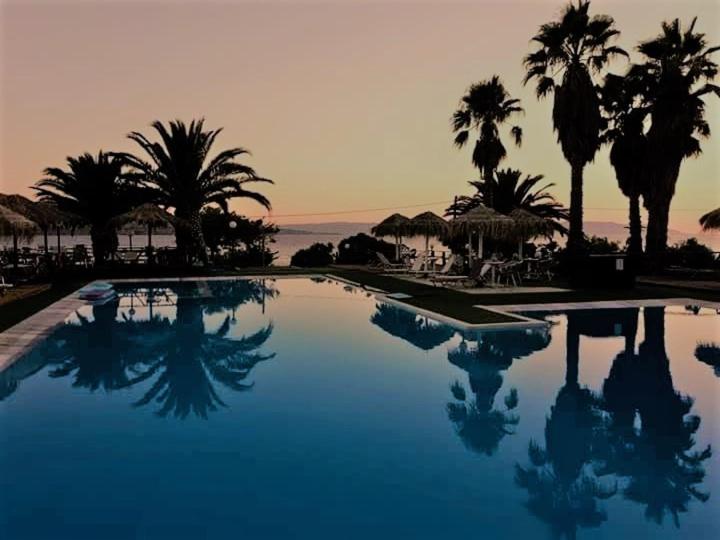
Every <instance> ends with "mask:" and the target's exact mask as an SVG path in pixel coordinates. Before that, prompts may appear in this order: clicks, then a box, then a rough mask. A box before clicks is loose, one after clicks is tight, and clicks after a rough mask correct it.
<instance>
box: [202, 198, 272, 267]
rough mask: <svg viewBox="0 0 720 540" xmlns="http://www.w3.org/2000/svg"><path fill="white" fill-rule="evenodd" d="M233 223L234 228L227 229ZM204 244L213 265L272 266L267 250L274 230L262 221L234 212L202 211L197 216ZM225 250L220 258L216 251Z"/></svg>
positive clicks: (270, 256)
mask: <svg viewBox="0 0 720 540" xmlns="http://www.w3.org/2000/svg"><path fill="white" fill-rule="evenodd" d="M231 222H233V223H234V227H232V226H231ZM201 224H202V231H203V238H204V239H205V244H206V245H207V247H208V248H209V249H210V253H211V254H212V257H213V260H214V261H215V262H216V263H221V264H222V263H228V264H230V265H232V266H262V265H263V264H264V265H265V266H267V265H270V264H272V262H273V260H274V259H275V256H276V253H275V252H273V251H271V250H270V249H269V246H270V244H272V243H274V242H275V239H274V235H275V234H276V233H277V231H278V229H277V227H276V226H275V225H272V224H266V223H263V221H262V220H259V219H258V220H250V219H247V218H245V217H243V216H241V215H238V214H236V213H235V212H227V213H226V212H223V211H222V210H220V209H219V208H214V207H210V208H206V209H204V210H203V211H202V214H201ZM221 247H226V248H228V251H227V252H226V253H225V254H224V255H222V256H221V255H220V248H221Z"/></svg>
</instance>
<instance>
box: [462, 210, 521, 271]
mask: <svg viewBox="0 0 720 540" xmlns="http://www.w3.org/2000/svg"><path fill="white" fill-rule="evenodd" d="M451 226H452V231H453V234H456V235H466V236H467V237H468V247H471V245H472V235H473V233H477V235H478V246H477V248H478V251H477V256H478V259H482V258H483V240H484V238H485V237H488V238H506V237H507V236H508V235H509V234H510V233H511V232H512V230H513V228H514V226H515V224H514V222H513V220H512V219H510V218H509V217H507V216H505V215H503V214H501V213H499V212H497V211H495V210H493V209H492V208H488V207H487V206H485V205H482V204H481V205H480V206H477V207H476V208H473V209H472V210H470V211H468V212H466V213H464V214H463V215H462V216H458V217H457V218H455V219H454V220H453V221H452V223H451ZM471 251H472V249H471Z"/></svg>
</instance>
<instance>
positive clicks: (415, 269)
mask: <svg viewBox="0 0 720 540" xmlns="http://www.w3.org/2000/svg"><path fill="white" fill-rule="evenodd" d="M424 262H425V260H424V259H423V258H422V257H418V258H417V259H415V261H414V262H413V264H412V266H411V267H410V268H408V267H403V268H389V269H387V270H386V271H385V273H386V274H417V273H419V272H421V271H422V267H423V264H424Z"/></svg>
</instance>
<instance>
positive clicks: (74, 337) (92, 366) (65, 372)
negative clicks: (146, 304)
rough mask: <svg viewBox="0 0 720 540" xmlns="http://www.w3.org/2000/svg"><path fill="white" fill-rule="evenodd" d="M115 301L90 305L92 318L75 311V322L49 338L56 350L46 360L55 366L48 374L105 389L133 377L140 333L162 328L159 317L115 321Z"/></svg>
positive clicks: (118, 385) (140, 342) (92, 388)
mask: <svg viewBox="0 0 720 540" xmlns="http://www.w3.org/2000/svg"><path fill="white" fill-rule="evenodd" d="M118 305H119V300H118V299H117V298H115V299H113V300H110V301H109V302H106V303H105V304H102V305H97V306H93V308H92V313H93V317H92V320H90V319H88V318H87V317H85V316H83V315H81V314H80V313H77V314H76V315H77V318H78V322H77V323H74V324H68V325H66V326H64V327H62V328H61V329H60V330H59V332H58V334H57V335H56V336H54V337H53V342H54V343H55V344H56V349H55V351H54V353H52V355H51V358H50V359H49V361H50V363H51V364H55V365H57V367H55V368H54V369H53V370H51V371H50V376H51V377H58V378H59V377H67V376H70V375H72V376H73V377H74V381H73V386H76V387H81V388H88V389H89V390H92V391H94V390H97V389H99V388H102V389H104V390H106V391H112V390H117V389H118V388H124V387H126V386H127V385H128V384H129V382H130V380H131V378H132V377H133V376H134V369H135V366H136V363H137V359H138V356H137V353H138V351H137V348H138V346H140V345H141V344H142V336H143V335H147V334H149V333H151V332H158V331H162V329H163V328H166V327H167V326H168V324H167V321H165V320H163V319H154V320H152V321H148V322H147V323H146V324H142V325H141V324H140V323H136V322H134V321H130V320H125V321H124V322H119V321H117V311H118Z"/></svg>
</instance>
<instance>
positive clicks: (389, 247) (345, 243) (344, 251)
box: [337, 233, 395, 264]
mask: <svg viewBox="0 0 720 540" xmlns="http://www.w3.org/2000/svg"><path fill="white" fill-rule="evenodd" d="M378 251H379V252H380V253H382V254H383V255H385V256H386V257H387V258H388V259H390V260H392V259H394V258H395V244H391V243H390V242H385V241H384V240H379V239H377V238H374V237H372V236H369V235H367V234H364V233H360V234H356V235H355V236H350V237H348V238H345V239H343V240H341V241H340V244H339V245H338V257H337V262H338V264H369V263H371V262H377V255H376V252H378Z"/></svg>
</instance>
